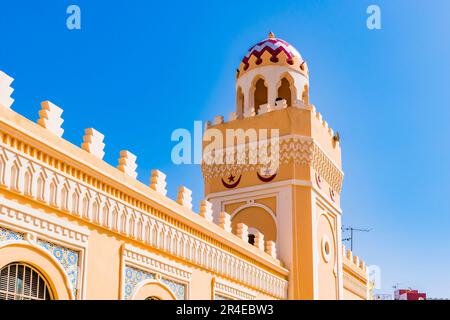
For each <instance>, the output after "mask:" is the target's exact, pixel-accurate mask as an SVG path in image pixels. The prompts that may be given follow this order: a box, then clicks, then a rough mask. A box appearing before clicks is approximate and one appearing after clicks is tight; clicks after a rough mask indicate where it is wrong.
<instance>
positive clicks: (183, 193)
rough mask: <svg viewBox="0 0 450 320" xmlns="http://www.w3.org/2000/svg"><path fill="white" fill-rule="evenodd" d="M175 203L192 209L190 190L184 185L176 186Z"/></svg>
mask: <svg viewBox="0 0 450 320" xmlns="http://www.w3.org/2000/svg"><path fill="white" fill-rule="evenodd" d="M177 203H178V204H180V205H182V206H183V207H186V208H188V209H192V191H191V190H190V189H188V188H186V187H185V186H180V187H178V195H177Z"/></svg>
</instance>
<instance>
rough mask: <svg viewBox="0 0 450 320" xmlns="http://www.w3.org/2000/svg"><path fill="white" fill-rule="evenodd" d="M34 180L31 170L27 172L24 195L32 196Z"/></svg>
mask: <svg viewBox="0 0 450 320" xmlns="http://www.w3.org/2000/svg"><path fill="white" fill-rule="evenodd" d="M32 180H33V175H32V173H31V171H30V170H27V172H25V178H24V186H25V189H24V193H25V194H26V195H27V196H31V194H32V191H31V183H32Z"/></svg>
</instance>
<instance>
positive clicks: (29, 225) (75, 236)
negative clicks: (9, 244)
mask: <svg viewBox="0 0 450 320" xmlns="http://www.w3.org/2000/svg"><path fill="white" fill-rule="evenodd" d="M0 217H1V223H5V224H7V225H10V226H13V227H15V228H20V230H26V231H27V232H35V233H37V234H43V235H45V236H46V237H50V238H53V239H57V240H60V241H64V242H68V243H71V244H74V245H77V246H81V247H86V246H87V242H88V237H89V230H87V229H85V228H81V227H79V226H76V225H74V224H71V223H69V222H66V221H63V220H61V219H58V218H55V217H52V216H49V215H43V214H42V213H40V212H38V211H34V210H32V209H30V208H29V207H25V206H21V205H19V204H17V203H16V202H13V201H11V200H8V199H5V198H2V197H0Z"/></svg>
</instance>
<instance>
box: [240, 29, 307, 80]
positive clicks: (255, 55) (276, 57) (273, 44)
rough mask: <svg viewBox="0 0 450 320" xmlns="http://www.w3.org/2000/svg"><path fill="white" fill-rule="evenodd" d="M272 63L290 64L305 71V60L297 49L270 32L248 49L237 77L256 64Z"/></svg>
mask: <svg viewBox="0 0 450 320" xmlns="http://www.w3.org/2000/svg"><path fill="white" fill-rule="evenodd" d="M274 64H277V65H284V66H291V67H292V68H294V69H298V71H301V72H305V73H306V65H305V62H304V60H303V58H302V56H301V55H300V53H299V52H298V51H297V49H295V48H294V47H293V46H292V45H291V44H289V43H288V42H286V41H284V40H282V39H279V38H275V35H274V34H273V33H272V32H270V33H269V37H268V38H267V39H265V40H263V41H261V42H258V43H257V44H255V45H254V46H253V47H251V48H250V49H249V50H248V52H247V54H246V55H245V57H244V58H243V59H242V61H241V63H240V65H239V69H238V77H239V76H240V75H242V74H243V73H245V72H246V71H249V70H251V69H253V68H255V67H257V66H266V65H274Z"/></svg>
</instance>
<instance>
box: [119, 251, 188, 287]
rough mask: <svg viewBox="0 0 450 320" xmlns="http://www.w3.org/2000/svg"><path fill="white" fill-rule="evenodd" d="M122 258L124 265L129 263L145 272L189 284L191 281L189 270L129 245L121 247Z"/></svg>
mask: <svg viewBox="0 0 450 320" xmlns="http://www.w3.org/2000/svg"><path fill="white" fill-rule="evenodd" d="M122 257H123V259H124V262H125V263H129V262H131V263H133V264H135V265H138V266H139V267H141V268H143V269H144V270H146V271H149V272H153V273H159V274H162V275H166V276H170V277H173V278H175V279H180V280H183V281H188V282H189V281H190V280H191V275H192V269H191V268H188V267H185V266H184V265H182V264H180V263H178V262H175V261H173V260H169V259H167V258H165V257H163V256H160V255H156V254H154V253H151V252H148V251H144V250H141V249H139V248H136V247H133V246H131V245H128V244H125V245H123V246H122Z"/></svg>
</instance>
